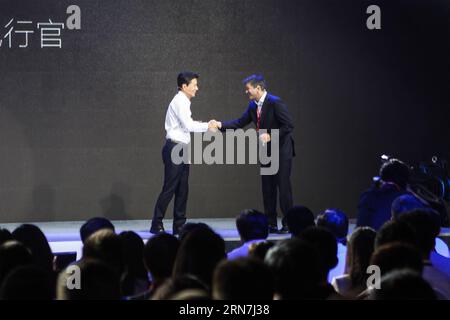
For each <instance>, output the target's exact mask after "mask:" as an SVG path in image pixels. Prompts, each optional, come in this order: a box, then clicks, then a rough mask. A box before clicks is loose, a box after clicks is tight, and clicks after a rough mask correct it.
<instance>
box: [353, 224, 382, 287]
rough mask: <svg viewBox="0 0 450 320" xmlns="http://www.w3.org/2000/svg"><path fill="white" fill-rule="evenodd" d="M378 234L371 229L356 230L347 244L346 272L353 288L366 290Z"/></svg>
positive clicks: (360, 228) (361, 228)
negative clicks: (368, 269)
mask: <svg viewBox="0 0 450 320" xmlns="http://www.w3.org/2000/svg"><path fill="white" fill-rule="evenodd" d="M376 235H377V232H376V231H375V230H374V229H372V228H370V227H359V228H356V229H355V230H354V231H353V233H352V235H351V236H350V239H349V241H348V244H347V257H346V258H347V259H346V271H347V273H348V274H349V275H350V280H351V283H352V287H354V288H361V289H362V290H361V291H363V290H365V289H366V282H367V278H368V277H369V274H368V273H367V267H368V266H369V265H370V257H371V256H372V253H373V251H374V246H375V237H376Z"/></svg>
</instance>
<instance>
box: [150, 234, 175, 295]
mask: <svg viewBox="0 0 450 320" xmlns="http://www.w3.org/2000/svg"><path fill="white" fill-rule="evenodd" d="M179 246H180V242H179V240H178V239H177V238H176V237H175V236H173V235H171V234H168V233H161V234H158V235H155V236H153V237H151V238H150V239H148V241H147V243H146V244H145V246H144V263H145V266H146V268H147V270H148V272H149V273H150V275H151V277H152V287H153V289H156V288H157V287H159V286H160V285H161V283H163V282H164V280H165V279H168V278H170V276H171V275H172V271H173V266H174V264H175V258H176V256H177V252H178V248H179Z"/></svg>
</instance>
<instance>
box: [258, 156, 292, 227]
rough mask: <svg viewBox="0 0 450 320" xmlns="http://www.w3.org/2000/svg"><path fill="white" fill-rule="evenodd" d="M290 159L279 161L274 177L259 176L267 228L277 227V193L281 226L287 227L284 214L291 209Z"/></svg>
mask: <svg viewBox="0 0 450 320" xmlns="http://www.w3.org/2000/svg"><path fill="white" fill-rule="evenodd" d="M291 167H292V159H280V166H279V169H278V172H277V174H275V175H261V178H262V193H263V201H264V212H265V214H266V215H267V218H268V220H269V226H271V227H276V226H277V194H278V193H279V198H280V207H281V213H282V214H283V218H282V225H283V226H287V221H286V214H287V211H288V210H289V209H290V208H292V206H293V200H292V187H291Z"/></svg>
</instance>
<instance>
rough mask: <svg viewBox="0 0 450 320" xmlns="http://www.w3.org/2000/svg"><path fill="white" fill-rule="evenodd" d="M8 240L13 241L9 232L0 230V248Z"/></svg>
mask: <svg viewBox="0 0 450 320" xmlns="http://www.w3.org/2000/svg"><path fill="white" fill-rule="evenodd" d="M9 240H13V236H12V234H11V232H9V230H8V229H3V228H0V246H1V245H2V244H4V243H5V242H6V241H9Z"/></svg>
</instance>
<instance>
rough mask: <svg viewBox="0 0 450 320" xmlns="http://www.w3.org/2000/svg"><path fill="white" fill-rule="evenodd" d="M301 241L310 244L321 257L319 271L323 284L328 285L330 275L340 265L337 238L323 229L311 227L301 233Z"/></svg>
mask: <svg viewBox="0 0 450 320" xmlns="http://www.w3.org/2000/svg"><path fill="white" fill-rule="evenodd" d="M300 239H302V240H304V241H307V242H309V243H310V244H311V245H312V246H313V247H315V248H316V250H317V252H318V256H319V264H320V268H319V270H320V272H321V277H322V282H323V283H326V282H327V278H328V273H329V272H330V270H331V269H333V268H334V267H336V265H337V263H338V257H337V242H336V238H335V236H334V235H333V233H331V231H329V230H328V229H325V228H323V227H310V228H308V229H305V230H303V232H302V233H300Z"/></svg>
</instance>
